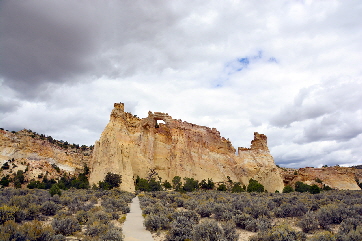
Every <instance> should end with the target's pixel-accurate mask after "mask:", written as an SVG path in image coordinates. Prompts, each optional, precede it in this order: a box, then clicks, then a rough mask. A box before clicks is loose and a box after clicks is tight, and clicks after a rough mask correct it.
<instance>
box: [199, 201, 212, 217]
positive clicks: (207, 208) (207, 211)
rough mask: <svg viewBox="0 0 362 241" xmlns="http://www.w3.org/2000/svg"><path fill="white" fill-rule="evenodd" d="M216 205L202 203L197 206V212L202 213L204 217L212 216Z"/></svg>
mask: <svg viewBox="0 0 362 241" xmlns="http://www.w3.org/2000/svg"><path fill="white" fill-rule="evenodd" d="M213 210H214V207H213V205H212V203H210V202H207V203H205V204H202V205H200V206H198V207H197V208H196V212H197V213H198V214H200V216H201V217H202V218H204V217H210V215H211V214H212V213H213Z"/></svg>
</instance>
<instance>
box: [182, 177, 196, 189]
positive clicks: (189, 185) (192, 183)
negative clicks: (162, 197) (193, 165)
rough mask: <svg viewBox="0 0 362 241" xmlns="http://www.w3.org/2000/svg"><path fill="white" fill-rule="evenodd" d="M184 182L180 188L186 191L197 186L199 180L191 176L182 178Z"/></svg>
mask: <svg viewBox="0 0 362 241" xmlns="http://www.w3.org/2000/svg"><path fill="white" fill-rule="evenodd" d="M184 180H185V183H184V185H183V187H182V189H183V190H184V191H186V192H192V191H195V190H196V189H198V188H199V182H198V181H197V180H195V179H193V178H188V177H185V178H184Z"/></svg>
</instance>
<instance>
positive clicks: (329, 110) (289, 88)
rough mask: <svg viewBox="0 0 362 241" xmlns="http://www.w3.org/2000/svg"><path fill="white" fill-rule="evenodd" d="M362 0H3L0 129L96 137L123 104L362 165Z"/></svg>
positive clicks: (279, 149) (285, 162)
mask: <svg viewBox="0 0 362 241" xmlns="http://www.w3.org/2000/svg"><path fill="white" fill-rule="evenodd" d="M361 13H362V2H361V1H360V0H315V1H311V0H294V1H293V0H275V1H266V0H264V1H261V0H243V1H236V0H225V1H218V0H208V1H203V0H195V1H179V0H174V1H169V0H153V1H140V0H125V1H118V0H107V1H96V0H77V1H75V0H74V1H70V0H62V1H60V0H57V1H56V0H54V1H44V0H19V1H12V0H2V1H1V2H0V127H2V128H4V129H7V130H10V131H12V130H15V131H18V130H21V129H24V128H26V129H31V130H33V131H35V132H37V133H39V134H45V135H50V136H52V137H53V138H55V139H58V140H64V141H68V142H70V143H76V144H80V145H83V144H85V145H93V144H94V142H95V141H96V140H97V139H99V137H100V135H101V133H102V131H103V129H104V127H105V126H106V125H107V123H108V121H109V115H110V112H111V110H112V108H113V104H114V103H115V102H122V103H125V109H126V111H128V112H131V113H133V114H135V115H137V116H139V117H141V118H144V117H146V116H147V113H148V111H153V112H156V111H159V112H165V113H168V114H169V115H171V116H172V117H173V118H174V119H182V120H184V121H187V122H191V123H194V124H198V125H203V126H208V127H210V128H217V129H218V130H219V131H220V133H221V135H222V136H223V137H225V138H229V139H230V141H231V142H232V144H233V146H234V147H235V148H237V147H249V146H250V141H251V140H252V139H253V135H254V134H253V133H254V132H259V133H263V134H265V135H267V137H268V146H269V149H270V152H271V154H272V155H273V157H274V159H275V162H276V164H278V165H280V166H282V167H293V168H299V167H306V166H313V167H320V166H322V165H328V166H333V165H341V166H352V165H358V164H362V148H361V147H362V134H361V133H362V68H361V66H362V64H361V63H362V14H361Z"/></svg>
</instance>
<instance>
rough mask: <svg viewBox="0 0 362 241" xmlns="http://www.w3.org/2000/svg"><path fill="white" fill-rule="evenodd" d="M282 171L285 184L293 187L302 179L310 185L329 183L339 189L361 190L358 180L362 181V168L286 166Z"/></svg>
mask: <svg viewBox="0 0 362 241" xmlns="http://www.w3.org/2000/svg"><path fill="white" fill-rule="evenodd" d="M281 173H282V176H283V180H284V183H285V185H291V186H293V187H294V185H295V183H296V182H298V181H300V182H304V183H306V184H308V185H313V184H316V185H318V186H319V187H321V188H322V187H323V185H328V186H330V187H331V188H333V189H338V190H361V189H360V187H359V186H358V184H357V181H356V180H358V182H361V181H362V178H361V177H362V169H356V168H352V167H339V166H333V167H322V168H313V167H306V168H299V169H290V168H288V169H287V168H285V169H284V170H282V171H281ZM318 179H319V180H318ZM317 180H318V181H317Z"/></svg>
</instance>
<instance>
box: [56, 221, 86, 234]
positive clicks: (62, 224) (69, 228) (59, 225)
mask: <svg viewBox="0 0 362 241" xmlns="http://www.w3.org/2000/svg"><path fill="white" fill-rule="evenodd" d="M52 227H53V229H54V231H55V232H56V233H60V234H63V235H65V236H69V235H72V234H73V233H74V232H77V231H80V230H81V227H80V225H79V223H78V221H77V220H76V219H75V218H73V217H55V218H54V219H53V221H52Z"/></svg>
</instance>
